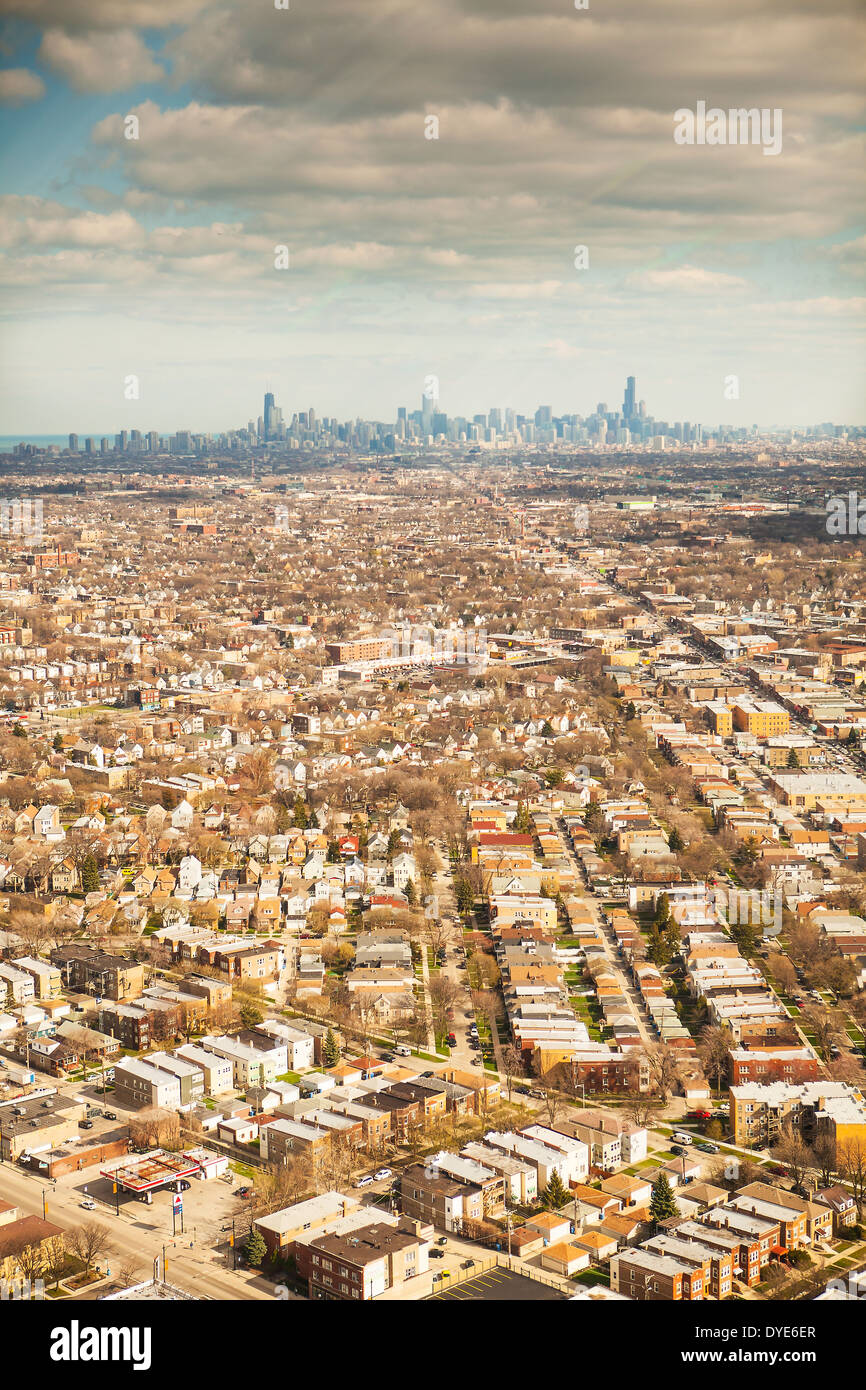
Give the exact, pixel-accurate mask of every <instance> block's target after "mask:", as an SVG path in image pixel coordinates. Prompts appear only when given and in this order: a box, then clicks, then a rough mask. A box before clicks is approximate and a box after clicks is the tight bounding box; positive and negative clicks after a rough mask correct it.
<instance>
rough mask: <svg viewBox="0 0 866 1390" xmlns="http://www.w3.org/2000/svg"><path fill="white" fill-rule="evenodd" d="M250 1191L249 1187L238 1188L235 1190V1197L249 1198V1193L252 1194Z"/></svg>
mask: <svg viewBox="0 0 866 1390" xmlns="http://www.w3.org/2000/svg"><path fill="white" fill-rule="evenodd" d="M252 1190H253V1189H252V1188H251V1187H239V1188H238V1189H237V1191H236V1193H235V1196H236V1197H249V1195H250V1193H251V1192H252Z"/></svg>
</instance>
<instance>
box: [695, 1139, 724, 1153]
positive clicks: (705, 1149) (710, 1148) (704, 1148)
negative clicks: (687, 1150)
mask: <svg viewBox="0 0 866 1390" xmlns="http://www.w3.org/2000/svg"><path fill="white" fill-rule="evenodd" d="M697 1147H698V1148H699V1149H700V1151H701V1153H704V1154H717V1153H718V1152H719V1146H718V1144H712V1143H710V1141H709V1140H707V1142H706V1143H704V1144H698V1145H697Z"/></svg>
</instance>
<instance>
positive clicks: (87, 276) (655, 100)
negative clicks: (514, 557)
mask: <svg viewBox="0 0 866 1390" xmlns="http://www.w3.org/2000/svg"><path fill="white" fill-rule="evenodd" d="M284 3H285V4H286V6H287V7H286V8H277V5H278V4H280V5H282V4H284ZM864 37H866V8H864V7H863V5H862V3H861V0H821V4H820V5H816V4H815V3H814V0H725V2H724V3H721V2H718V3H712V0H587V7H586V8H584V9H578V8H576V5H575V3H574V0H424V3H419V0H0V126H2V133H3V139H2V141H0V146H2V154H0V284H2V294H0V316H2V317H0V435H8V434H16V433H18V434H20V435H21V436H22V437H23V436H24V435H27V434H51V433H64V432H66V431H69V430H74V431H76V432H77V433H79V434H81V435H86V434H88V433H98V434H102V433H106V432H109V431H116V430H120V429H123V428H127V429H135V428H139V429H143V430H149V429H158V430H161V431H163V432H167V431H170V430H175V429H190V430H195V431H219V430H223V429H228V428H232V427H237V426H240V425H244V424H246V422H247V420H249V419H250V418H255V417H256V416H258V415H259V414H260V413H261V410H262V396H263V393H264V391H265V390H268V389H269V390H272V391H273V392H274V393H275V395H276V398H277V402H278V403H279V404H280V405H281V406H282V408H283V412H284V415H286V416H288V417H289V418H290V417H291V415H292V413H293V412H294V411H297V410H305V409H307V408H309V407H310V406H313V407H315V409H316V411H317V413H318V414H319V415H331V416H337V417H338V418H339V419H341V420H348V419H350V418H354V417H355V416H358V415H360V416H362V417H365V418H369V419H376V420H384V421H387V420H393V419H394V418H395V416H396V411H397V407H398V406H399V405H405V406H407V407H408V408H409V409H410V410H413V409H418V408H419V407H420V405H421V395H422V391H423V390H424V386H425V381H426V380H427V379H428V378H429V377H430V376H434V377H436V378H437V379H438V382H439V400H440V407H441V409H443V410H445V411H447V412H448V413H449V414H460V415H468V416H471V415H473V414H475V413H478V412H484V411H487V410H489V409H490V408H491V407H493V406H500V407H502V406H508V405H510V406H513V407H514V408H515V409H516V410H518V411H519V412H523V413H531V412H534V410H535V408H536V406H538V405H539V404H544V405H551V406H552V407H553V409H554V411H555V412H563V413H571V412H577V413H579V414H583V415H585V414H589V413H590V412H592V411H593V410H594V409H595V407H596V405H597V403H598V402H601V401H604V402H605V403H606V404H607V405H608V408H609V409H615V408H618V407H619V406H620V405H621V403H622V397H623V386H624V382H625V378H626V376H629V375H634V376H635V377H636V378H637V394H638V398H639V399H643V400H645V401H646V404H647V409H648V411H649V412H650V413H652V414H654V415H655V416H656V417H657V418H659V419H666V420H669V421H674V420H686V419H687V420H691V421H702V422H704V423H705V424H710V425H712V424H716V423H725V424H740V425H746V424H759V425H762V426H803V425H809V424H815V423H819V422H823V421H828V420H832V421H834V422H836V423H838V424H860V423H863V422H864V420H866V410H864V408H863V407H864V400H863V381H864V365H866V361H864V358H866V353H864V308H866V260H864V250H866V214H864V187H866V184H864V177H863V176H864V172H866V170H864V164H866V161H864V109H863V107H864V98H863V83H862V72H863V62H864ZM699 102H705V103H706V105H707V107H708V108H721V109H722V110H723V111H725V112H727V111H728V110H730V109H733V108H750V109H751V108H757V109H759V110H761V111H763V110H766V111H768V112H774V111H778V112H780V113H781V117H780V118H779V117H777V118H776V119H777V120H779V119H780V120H781V126H780V130H781V133H782V142H781V143H782V147H781V150H780V151H779V153H778V154H775V155H772V154H771V155H767V154H765V153H764V151H763V148H762V146H761V144H759V143H758V144H755V143H738V144H730V143H727V144H725V145H718V144H716V145H711V144H697V143H695V144H679V143H677V142H676V141H675V139H674V133H675V128H676V126H677V119H676V117H675V113H676V112H677V111H682V110H691V111H696V110H697V106H698V103H699ZM130 118H135V120H131V119H130ZM130 137H133V138H130ZM578 247H585V248H586V250H585V251H584V252H581V253H577V254H576V248H578ZM278 248H285V250H279V249H278ZM286 262H288V264H287V265H286ZM130 378H135V382H134V383H132V384H130ZM732 379H735V384H733V385H732V384H731V383H732ZM136 392H137V397H136V394H135V393H136ZM130 397H132V398H130Z"/></svg>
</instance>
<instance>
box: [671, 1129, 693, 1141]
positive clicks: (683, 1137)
mask: <svg viewBox="0 0 866 1390" xmlns="http://www.w3.org/2000/svg"><path fill="white" fill-rule="evenodd" d="M673 1138H674V1139H675V1140H676V1142H677V1143H678V1144H691V1143H693V1142H694V1141H693V1140H692V1136H691V1135H690V1134H683V1131H682V1130H681V1129H675V1130H674V1132H673Z"/></svg>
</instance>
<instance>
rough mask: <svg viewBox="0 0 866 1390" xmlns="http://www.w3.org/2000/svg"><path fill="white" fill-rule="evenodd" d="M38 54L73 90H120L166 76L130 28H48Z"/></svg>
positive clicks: (155, 80) (141, 40)
mask: <svg viewBox="0 0 866 1390" xmlns="http://www.w3.org/2000/svg"><path fill="white" fill-rule="evenodd" d="M38 56H39V60H40V62H43V63H46V64H47V65H48V66H49V67H51V68H53V69H54V70H55V72H59V73H60V74H61V76H62V77H65V78H66V80H67V82H68V83H69V85H70V86H71V87H73V88H74V90H75V91H76V92H122V91H124V90H126V88H128V87H135V86H138V84H139V83H141V82H159V81H161V80H162V78H163V77H164V76H165V70H164V69H163V68H162V67H161V66H160V65H159V63H157V62H156V61H155V60H154V57H153V54H152V53H151V51H150V49H149V48H148V47H147V45H146V44H145V43H144V41H143V39H141V38H140V37H139V35H138V34H136V33H135V32H134V31H133V30H132V29H117V30H114V31H111V32H106V33H95V32H94V33H86V34H80V35H78V34H69V33H67V32H66V31H65V30H64V29H49V30H48V31H47V33H46V34H45V36H44V37H43V39H42V43H41V45H40V47H39V54H38Z"/></svg>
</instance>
